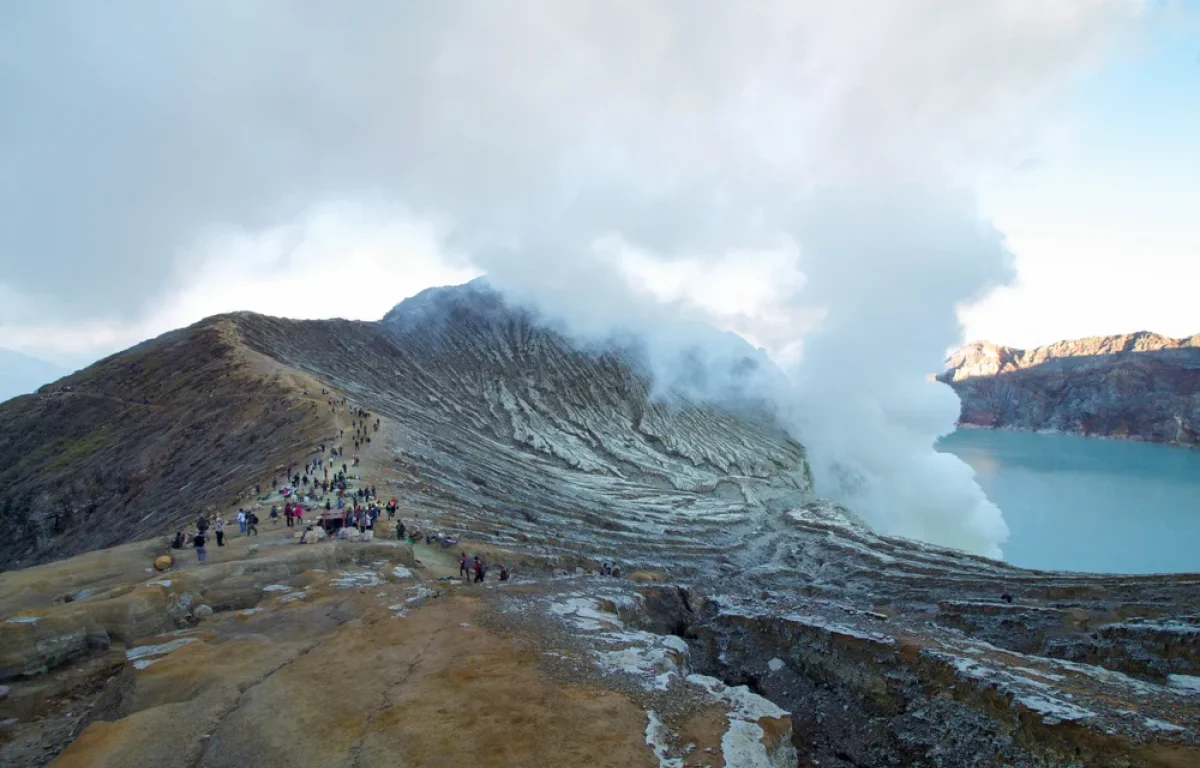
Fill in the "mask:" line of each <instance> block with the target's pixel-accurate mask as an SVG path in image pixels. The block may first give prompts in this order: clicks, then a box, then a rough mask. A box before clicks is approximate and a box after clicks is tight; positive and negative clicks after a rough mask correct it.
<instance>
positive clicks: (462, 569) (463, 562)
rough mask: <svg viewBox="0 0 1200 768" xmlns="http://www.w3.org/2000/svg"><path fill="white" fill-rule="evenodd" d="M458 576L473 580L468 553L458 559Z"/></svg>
mask: <svg viewBox="0 0 1200 768" xmlns="http://www.w3.org/2000/svg"><path fill="white" fill-rule="evenodd" d="M402 525H403V524H402ZM458 575H459V576H462V577H463V578H465V579H466V580H467V581H470V580H471V566H470V561H469V560H467V553H466V552H463V553H462V555H461V556H460V557H459V558H458Z"/></svg>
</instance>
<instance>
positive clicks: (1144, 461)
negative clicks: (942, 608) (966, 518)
mask: <svg viewBox="0 0 1200 768" xmlns="http://www.w3.org/2000/svg"><path fill="white" fill-rule="evenodd" d="M938 448H939V450H943V451H947V452H949V453H953V454H955V455H957V456H958V457H959V458H961V459H962V460H963V461H965V462H967V463H968V464H970V465H971V466H972V467H973V468H974V469H975V472H976V477H977V479H978V481H979V484H980V485H981V486H982V487H983V490H984V492H986V493H987V495H988V498H990V499H991V500H992V501H993V502H995V503H996V504H998V505H999V506H1000V509H1001V510H1003V511H1004V519H1005V520H1006V521H1007V522H1008V527H1009V530H1010V531H1011V535H1010V537H1009V540H1008V542H1007V543H1006V544H1005V545H1004V559H1005V560H1007V561H1008V562H1010V563H1012V564H1014V565H1020V566H1024V567H1026V568H1047V569H1055V570H1077V571H1097V572H1108V573H1159V572H1167V571H1200V451H1197V450H1190V449H1186V448H1172V447H1169V446H1165V445H1156V444H1152V443H1137V442H1129V441H1118V440H1099V439H1094V438H1086V437H1075V436H1073V435H1048V434H1036V433H1032V432H1009V431H1004V430H987V429H960V430H958V431H957V432H955V433H954V434H952V435H949V436H947V437H945V438H943V439H942V441H941V442H940V443H939V445H938Z"/></svg>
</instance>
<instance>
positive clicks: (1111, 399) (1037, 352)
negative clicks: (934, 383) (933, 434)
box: [938, 332, 1200, 445]
mask: <svg viewBox="0 0 1200 768" xmlns="http://www.w3.org/2000/svg"><path fill="white" fill-rule="evenodd" d="M938 378H939V379H940V380H941V381H943V382H945V383H947V384H949V385H950V386H952V387H953V388H954V391H955V392H957V393H958V396H959V398H960V400H961V401H962V412H961V415H960V417H959V422H960V423H961V424H964V425H969V426H981V427H1005V428H1014V429H1029V430H1049V431H1056V432H1067V433H1073V434H1080V435H1094V436H1101V437H1117V438H1128V439H1134V440H1149V441H1153V442H1165V443H1178V444H1182V445H1196V444H1198V443H1200V431H1198V430H1200V334H1198V335H1196V336H1192V337H1190V338H1185V339H1171V338H1166V337H1164V336H1159V335H1157V334H1153V333H1146V332H1141V333H1133V334H1127V335H1124V336H1101V337H1094V338H1088V339H1079V340H1076V341H1061V342H1058V343H1056V344H1051V345H1049V346H1045V347H1038V348H1036V349H1030V350H1021V349H1013V348H1011V347H1000V346H996V345H994V344H989V343H987V342H975V343H972V344H968V345H966V346H965V347H963V348H962V349H960V350H958V351H957V352H956V353H954V355H953V356H951V358H950V359H949V361H947V369H946V371H945V372H943V373H942V374H941V375H940V376H939V377H938Z"/></svg>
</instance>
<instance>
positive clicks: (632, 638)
mask: <svg viewBox="0 0 1200 768" xmlns="http://www.w3.org/2000/svg"><path fill="white" fill-rule="evenodd" d="M805 519H806V520H807V522H808V524H811V525H816V524H818V523H819V522H821V521H820V520H817V519H815V518H813V517H812V515H809V516H808V517H807V518H805ZM823 524H825V525H832V524H833V523H832V521H831V520H829V519H826V520H824V523H823ZM143 549H145V546H144V545H129V546H128V547H125V548H119V549H118V550H113V551H110V552H108V553H93V554H92V555H87V556H84V557H82V558H77V559H76V560H74V561H64V562H62V563H56V564H52V565H48V566H42V567H40V568H37V569H30V570H28V571H22V572H16V573H12V574H6V575H5V577H4V579H3V580H2V581H0V616H2V617H3V619H0V665H2V666H0V668H2V669H3V674H4V676H5V678H6V679H7V680H8V681H9V682H8V683H7V685H8V688H7V690H6V691H5V697H4V699H3V700H0V720H4V721H5V726H4V728H3V730H0V739H3V742H4V743H3V745H2V746H0V763H2V764H4V765H5V766H35V765H44V764H47V763H52V764H53V765H57V766H134V767H136V766H143V765H144V766H155V768H162V767H163V766H176V765H178V766H255V765H262V766H270V765H296V766H308V765H312V766H317V765H322V766H324V765H330V764H352V765H381V766H382V765H421V766H424V765H428V766H436V765H464V764H471V765H487V766H492V765H494V766H525V765H528V766H540V765H564V764H575V763H582V764H589V765H606V766H607V765H612V766H618V765H619V766H626V765H628V766H677V767H682V766H703V765H711V766H791V765H822V766H829V765H833V766H852V765H931V766H1001V765H1011V766H1076V765H1078V766H1167V767H1171V768H1182V767H1183V766H1193V765H1198V764H1200V747H1198V745H1197V736H1196V733H1197V731H1196V724H1197V720H1198V716H1200V678H1198V677H1197V676H1195V675H1194V672H1195V669H1194V665H1195V664H1196V646H1195V638H1194V635H1195V634H1196V628H1195V626H1194V625H1189V624H1187V623H1186V622H1183V621H1179V620H1176V621H1175V622H1174V624H1175V626H1173V627H1172V626H1168V624H1167V623H1164V622H1158V623H1157V624H1153V625H1150V624H1147V622H1145V621H1142V622H1137V621H1131V622H1124V624H1123V625H1124V626H1125V630H1124V632H1118V631H1117V629H1116V628H1115V627H1117V626H1121V625H1122V623H1121V622H1116V623H1113V622H1110V623H1109V624H1106V625H1105V626H1106V627H1107V629H1105V630H1104V632H1105V633H1107V635H1106V636H1107V637H1109V640H1108V642H1110V643H1111V644H1112V646H1111V647H1113V648H1123V649H1124V650H1122V651H1121V653H1120V654H1112V655H1110V657H1111V658H1112V659H1116V660H1117V661H1118V662H1120V663H1121V664H1123V665H1125V666H1127V667H1128V668H1129V672H1128V673H1127V672H1122V671H1116V670H1113V669H1109V668H1106V667H1105V666H1101V665H1099V664H1096V663H1095V660H1071V659H1068V658H1050V657H1048V656H1045V655H1042V654H1040V653H1034V652H1033V650H1034V649H1026V651H1022V650H1020V649H1016V648H1013V647H1002V646H1001V645H997V644H994V643H992V642H989V641H987V640H986V639H984V637H985V636H987V635H989V633H991V634H993V635H995V639H1003V638H1002V636H1000V635H996V634H995V633H996V632H997V629H996V624H997V623H998V624H1003V623H1004V622H1030V623H1031V624H1030V625H1031V626H1033V625H1035V624H1036V623H1037V622H1042V623H1043V624H1044V623H1045V622H1046V621H1047V618H1046V615H1049V616H1050V617H1052V618H1054V620H1055V621H1064V620H1065V618H1064V615H1063V613H1062V611H1060V610H1059V609H1055V608H1052V607H1049V606H1046V605H1041V606H1034V605H1023V606H1022V605H1017V606H1008V605H1007V604H1003V603H1000V602H999V601H996V602H988V601H982V600H975V601H969V600H952V601H943V602H942V603H941V604H940V605H938V606H936V607H935V608H934V610H936V611H938V612H939V613H940V615H942V616H944V617H947V618H946V619H945V620H949V617H952V620H953V621H954V622H957V623H960V624H961V625H962V626H972V627H974V628H975V631H973V632H962V631H946V630H945V629H944V628H941V627H938V626H936V625H934V624H927V623H926V624H925V625H924V629H922V622H915V623H914V622H910V621H907V620H906V618H905V617H903V616H896V615H889V614H890V612H889V611H888V610H887V609H886V608H882V609H881V610H864V609H860V608H855V607H854V606H852V605H851V604H850V603H847V602H844V601H841V602H839V601H834V600H830V599H826V598H814V599H808V600H806V601H803V602H799V601H797V600H796V599H795V597H794V595H791V594H787V595H782V594H771V593H767V594H763V595H758V596H756V597H754V598H750V597H748V596H746V595H741V596H737V595H722V594H719V593H716V592H714V591H712V589H711V586H712V585H711V584H710V585H707V586H706V585H705V584H704V583H703V582H696V581H692V582H689V583H686V584H682V583H669V582H670V581H671V580H670V579H669V578H667V577H666V576H665V575H664V574H662V573H661V572H660V573H657V574H656V573H649V572H648V573H643V574H641V575H640V577H639V581H640V582H645V583H641V584H639V583H634V582H632V581H617V580H612V579H606V578H600V577H597V576H591V575H586V574H584V575H572V576H566V577H553V576H551V573H552V571H553V567H552V565H553V564H552V563H549V562H546V563H544V564H539V563H538V562H536V561H534V560H529V561H528V564H527V567H526V568H524V569H523V572H522V573H521V574H519V575H518V576H517V577H516V578H515V579H514V580H513V581H511V582H509V583H506V584H499V583H497V582H490V583H487V584H485V585H482V586H472V585H466V584H461V583H458V582H457V581H456V580H454V579H452V578H450V576H451V575H453V573H454V571H453V562H452V557H450V561H451V562H449V563H447V562H446V558H447V553H443V552H440V551H434V550H430V549H428V548H425V547H418V548H417V550H418V551H417V552H416V553H415V554H414V551H413V548H411V547H409V546H408V545H402V544H394V543H391V542H385V541H375V542H367V543H346V542H338V543H332V542H329V543H324V544H318V545H307V546H296V545H294V544H293V543H292V542H291V540H290V539H289V538H287V537H275V538H264V541H263V542H262V546H261V548H260V549H258V550H255V551H249V548H247V549H241V550H238V549H232V550H229V551H226V552H223V553H222V556H223V557H226V558H227V559H225V560H223V561H222V562H215V563H211V564H209V565H208V566H205V567H204V568H200V567H197V566H195V564H194V563H181V564H180V568H179V569H178V570H173V571H169V572H167V573H163V574H159V573H151V574H148V573H145V572H144V569H141V568H137V567H136V566H137V565H144V564H145V563H146V562H148V560H147V559H146V557H144V555H145V554H146V553H145V552H143V551H142V550H143ZM120 563H124V564H125V565H124V566H123V567H117V564H120ZM655 582H657V583H655ZM664 582H667V583H664ZM1057 588H1058V589H1065V586H1064V585H1061V584H1060V585H1059V586H1058V587H1057ZM65 597H69V598H70V599H64V598H65ZM784 599H786V600H787V601H788V604H787V605H784V604H783V603H782V601H783V600H784ZM1044 614H1045V615H1044ZM1031 616H1032V617H1033V618H1030V617H1031ZM1076 619H1078V615H1076ZM1189 627H1190V628H1189ZM1039 631H1043V630H1039ZM1172 632H1173V633H1174V634H1171V633H1172ZM1164 633H1167V634H1164ZM1189 633H1190V636H1191V637H1192V641H1191V642H1192V644H1191V645H1188V644H1187V641H1186V638H1187V637H1188V636H1189ZM1031 642H1032V641H1031ZM1163 644H1165V645H1166V647H1169V648H1171V649H1172V650H1171V652H1170V653H1167V654H1161V655H1162V657H1163V660H1162V661H1161V663H1160V666H1161V665H1162V664H1165V665H1167V666H1166V667H1164V668H1163V669H1166V670H1168V671H1165V672H1155V671H1154V669H1155V664H1154V663H1153V658H1152V657H1151V656H1150V649H1153V648H1154V647H1156V646H1162V645H1163ZM1009 645H1010V646H1011V645H1012V644H1011V643H1009ZM1138 648H1141V649H1144V651H1143V656H1145V658H1142V659H1141V660H1140V662H1138V661H1137V660H1136V659H1134V658H1133V657H1136V656H1137V655H1138V654H1137V653H1136V652H1135V650H1136V649H1138ZM1122 654H1123V655H1122ZM1124 656H1128V657H1130V660H1128V661H1121V659H1122V658H1124ZM1135 662H1136V663H1135ZM1139 664H1140V666H1139ZM1109 666H1112V664H1110V665H1109ZM14 718H15V721H14Z"/></svg>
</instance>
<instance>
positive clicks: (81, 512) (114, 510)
mask: <svg viewBox="0 0 1200 768" xmlns="http://www.w3.org/2000/svg"><path fill="white" fill-rule="evenodd" d="M313 386H319V385H316V384H315V382H312V381H308V380H306V379H305V378H304V377H302V376H297V375H295V374H294V373H293V372H289V371H287V370H285V369H284V368H282V367H281V366H279V365H278V364H277V363H274V362H273V361H271V360H269V359H266V358H263V357H262V356H261V355H258V354H256V353H254V352H252V351H250V350H248V349H246V347H245V345H243V344H242V343H241V341H240V338H239V334H238V330H237V326H236V323H235V322H234V321H233V320H232V319H230V318H227V317H215V318H209V319H207V320H203V321H201V322H199V323H197V324H196V325H193V326H191V327H188V328H185V329H182V330H179V331H173V332H171V333H168V334H165V335H163V336H161V337H159V338H157V339H153V340H151V341H147V342H144V343H142V344H139V345H137V346H135V347H133V348H131V349H129V350H126V351H124V352H121V353H119V354H116V355H113V356H111V357H108V358H105V359H104V360H101V361H100V362H98V363H96V364H94V365H92V366H89V367H88V368H86V369H84V370H82V371H79V372H77V373H75V374H72V375H71V376H67V377H66V378H63V379H60V380H59V381H57V382H55V383H53V384H51V385H47V386H44V387H42V388H41V390H39V391H38V393H36V394H32V395H25V396H22V397H17V398H14V399H12V400H9V401H7V402H5V403H3V404H0V566H2V567H4V568H14V567H22V566H25V565H30V564H33V563H37V562H44V561H46V560H50V559H54V558H59V557H65V556H68V555H73V554H78V553H80V552H86V551H89V550H94V549H100V548H103V547H108V546H112V545H114V544H119V543H122V542H126V541H132V540H135V539H140V538H145V537H146V536H149V535H151V534H156V533H163V532H166V531H168V530H170V529H171V527H172V526H173V525H174V524H175V523H176V522H177V521H180V520H182V519H190V518H194V517H195V516H196V515H197V514H198V513H199V512H201V511H205V510H210V509H213V508H216V507H218V506H220V507H222V508H224V507H225V506H226V505H228V504H230V503H231V502H234V503H236V499H237V497H238V496H239V495H240V494H241V493H242V492H243V491H244V490H245V489H246V488H247V486H248V485H249V486H253V484H254V483H255V482H261V483H263V484H264V485H265V484H268V483H269V482H270V480H271V476H272V473H273V472H274V470H275V468H276V467H278V466H279V465H280V464H284V463H286V461H287V458H288V457H289V456H294V455H295V454H296V453H297V452H298V451H301V450H302V449H304V448H307V446H308V445H309V443H311V442H313V441H314V440H317V439H321V438H324V437H325V436H326V433H325V432H323V431H322V430H323V428H324V427H323V424H322V416H323V414H322V413H321V412H320V411H319V410H318V409H317V408H316V403H315V401H313V400H310V399H309V398H305V397H303V396H302V395H301V390H302V388H304V387H313Z"/></svg>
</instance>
